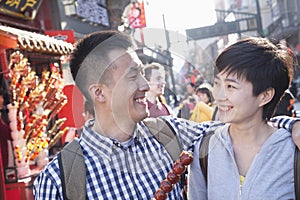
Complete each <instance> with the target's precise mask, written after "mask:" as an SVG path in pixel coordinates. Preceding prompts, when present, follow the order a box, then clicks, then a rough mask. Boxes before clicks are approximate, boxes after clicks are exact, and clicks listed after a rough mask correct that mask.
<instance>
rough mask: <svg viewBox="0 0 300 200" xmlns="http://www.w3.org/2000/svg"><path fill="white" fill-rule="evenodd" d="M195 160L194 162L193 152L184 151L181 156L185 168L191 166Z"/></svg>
mask: <svg viewBox="0 0 300 200" xmlns="http://www.w3.org/2000/svg"><path fill="white" fill-rule="evenodd" d="M193 160H194V157H193V154H192V153H191V152H187V151H183V152H182V153H181V154H180V162H181V163H182V164H183V165H185V166H187V165H189V164H191V163H192V162H193Z"/></svg>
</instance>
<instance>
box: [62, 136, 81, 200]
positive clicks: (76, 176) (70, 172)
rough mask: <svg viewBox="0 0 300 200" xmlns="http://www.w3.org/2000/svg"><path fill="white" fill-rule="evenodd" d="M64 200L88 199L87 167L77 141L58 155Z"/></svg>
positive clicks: (69, 144)
mask: <svg viewBox="0 0 300 200" xmlns="http://www.w3.org/2000/svg"><path fill="white" fill-rule="evenodd" d="M58 164H59V170H60V178H61V182H62V190H63V197H64V200H68V199H78V200H85V198H86V167H85V163H84V156H83V152H82V149H81V146H80V144H79V143H78V141H77V140H76V139H74V140H73V141H72V142H70V143H68V144H67V145H66V146H65V147H64V148H63V149H62V150H61V151H60V153H59V154H58Z"/></svg>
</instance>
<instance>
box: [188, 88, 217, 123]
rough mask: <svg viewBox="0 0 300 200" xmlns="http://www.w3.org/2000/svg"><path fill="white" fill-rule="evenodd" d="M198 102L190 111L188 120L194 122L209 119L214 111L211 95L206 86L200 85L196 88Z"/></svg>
mask: <svg viewBox="0 0 300 200" xmlns="http://www.w3.org/2000/svg"><path fill="white" fill-rule="evenodd" d="M196 95H197V96H198V102H197V104H196V106H195V108H194V109H193V111H192V114H191V117H190V120H192V121H195V122H204V121H211V120H212V117H213V113H214V108H213V97H212V94H211V91H210V90H209V89H208V87H206V86H204V85H203V86H202V85H200V86H199V87H198V88H197V90H196Z"/></svg>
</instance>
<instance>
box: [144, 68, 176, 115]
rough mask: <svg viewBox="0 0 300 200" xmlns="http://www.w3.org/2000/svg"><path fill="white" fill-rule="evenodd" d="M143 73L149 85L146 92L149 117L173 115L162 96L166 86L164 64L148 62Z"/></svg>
mask: <svg viewBox="0 0 300 200" xmlns="http://www.w3.org/2000/svg"><path fill="white" fill-rule="evenodd" d="M144 74H145V78H146V79H147V81H148V83H149V86H150V90H149V91H148V92H147V93H146V98H147V105H148V109H149V117H159V116H167V115H173V111H172V109H171V107H170V106H169V105H168V104H167V103H166V102H165V98H164V96H163V94H164V92H165V86H166V80H165V69H164V66H162V65H161V64H159V63H151V64H148V65H147V66H145V67H144Z"/></svg>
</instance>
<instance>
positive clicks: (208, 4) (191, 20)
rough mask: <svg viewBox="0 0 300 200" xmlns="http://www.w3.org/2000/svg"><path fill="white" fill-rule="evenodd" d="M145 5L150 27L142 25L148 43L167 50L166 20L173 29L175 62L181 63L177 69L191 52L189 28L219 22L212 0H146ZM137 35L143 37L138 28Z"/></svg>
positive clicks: (171, 35) (172, 39) (172, 50)
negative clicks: (189, 49) (188, 43)
mask: <svg viewBox="0 0 300 200" xmlns="http://www.w3.org/2000/svg"><path fill="white" fill-rule="evenodd" d="M144 8H145V15H146V23H147V27H146V28H143V37H144V41H145V44H146V45H147V46H149V47H151V48H155V47H157V46H158V45H159V46H161V47H162V49H166V47H167V45H166V37H165V32H164V20H165V26H166V29H167V30H169V32H170V40H171V47H170V51H171V52H172V54H173V58H174V65H177V66H178V68H177V67H176V69H175V71H177V72H178V71H179V70H180V68H181V66H182V65H183V62H184V58H186V57H188V56H187V55H188V54H189V51H188V45H187V42H186V29H192V28H199V27H203V26H210V25H213V24H214V23H215V22H216V15H215V8H214V1H213V0H184V1H180V0H144ZM163 19H164V20H163ZM135 37H136V38H137V39H139V37H141V36H140V33H139V30H137V31H136V36H135ZM201 42H204V41H201ZM207 44H208V43H207Z"/></svg>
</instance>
